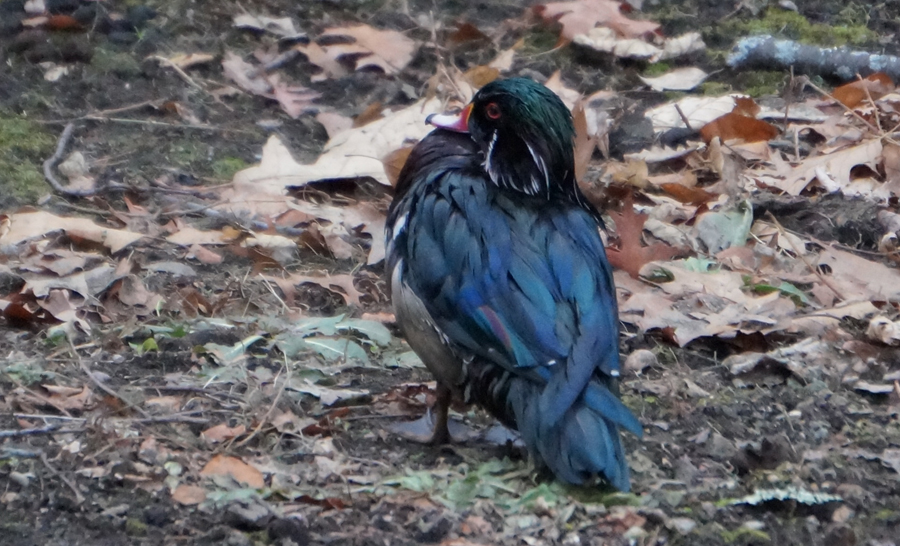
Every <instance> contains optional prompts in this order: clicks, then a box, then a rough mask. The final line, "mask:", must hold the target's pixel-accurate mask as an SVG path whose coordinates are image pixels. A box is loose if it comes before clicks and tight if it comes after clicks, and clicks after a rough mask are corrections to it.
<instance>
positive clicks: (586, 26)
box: [535, 0, 659, 40]
mask: <svg viewBox="0 0 900 546" xmlns="http://www.w3.org/2000/svg"><path fill="white" fill-rule="evenodd" d="M619 6H620V2H617V1H615V0H574V1H572V2H551V3H548V4H543V5H538V6H536V7H535V11H536V12H537V13H538V14H539V15H540V16H541V17H543V18H544V20H546V21H557V22H559V24H560V25H562V37H563V38H565V39H566V40H572V39H573V38H574V37H575V36H577V35H579V34H585V33H587V32H588V31H590V30H591V29H592V28H594V27H595V26H598V25H599V26H604V27H609V28H611V29H613V30H615V31H616V32H617V33H618V34H619V35H621V36H624V37H628V38H637V37H640V36H642V35H644V34H647V33H652V32H656V30H657V29H658V28H659V25H658V24H657V23H654V22H652V21H640V20H636V19H629V18H628V17H626V16H625V15H623V14H622V12H621V11H620V9H619Z"/></svg>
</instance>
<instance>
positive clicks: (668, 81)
mask: <svg viewBox="0 0 900 546" xmlns="http://www.w3.org/2000/svg"><path fill="white" fill-rule="evenodd" d="M707 76H708V74H707V73H706V72H704V71H703V70H701V69H699V68H697V67H693V66H687V67H684V68H676V69H675V70H671V71H669V72H666V73H665V74H663V75H661V76H657V77H655V78H644V77H643V76H642V77H641V81H642V82H644V83H646V84H647V85H649V86H650V88H651V89H653V90H654V91H666V90H674V91H690V90H691V89H693V88H695V87H697V86H698V85H700V84H701V83H703V81H704V80H706V77H707Z"/></svg>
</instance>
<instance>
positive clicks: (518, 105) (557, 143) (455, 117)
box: [427, 78, 578, 196]
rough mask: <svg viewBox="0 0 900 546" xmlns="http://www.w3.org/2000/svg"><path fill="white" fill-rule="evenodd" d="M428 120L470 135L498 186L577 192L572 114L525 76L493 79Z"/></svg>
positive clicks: (534, 192) (540, 192)
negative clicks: (462, 103) (453, 109)
mask: <svg viewBox="0 0 900 546" xmlns="http://www.w3.org/2000/svg"><path fill="white" fill-rule="evenodd" d="M427 121H428V123H430V124H432V125H434V126H436V127H441V128H444V129H449V130H451V131H457V132H461V133H469V134H470V135H471V137H472V140H474V141H475V142H476V143H477V144H478V145H479V146H480V147H481V150H482V152H483V153H484V169H485V171H486V172H487V173H488V175H489V176H490V178H491V180H492V181H493V182H494V183H495V184H497V185H498V186H500V187H502V188H508V189H512V190H517V191H521V192H523V193H526V194H528V195H548V196H549V195H551V194H553V193H557V192H560V191H561V192H563V193H565V194H567V195H569V196H573V195H576V194H577V192H578V189H577V186H576V184H575V160H574V152H573V145H574V142H573V139H574V138H575V129H574V127H573V125H572V114H571V113H570V112H569V109H568V108H566V105H565V104H563V102H562V101H561V100H560V99H559V97H557V96H556V94H555V93H553V92H552V91H550V90H549V89H547V88H546V87H544V86H543V85H541V84H539V83H536V82H534V81H532V80H529V79H527V78H510V79H505V80H496V81H494V82H491V83H489V84H487V85H485V86H484V87H482V88H481V89H480V90H479V91H478V93H476V94H475V97H474V98H473V99H472V102H471V103H469V105H468V106H466V107H465V108H464V109H463V110H462V111H461V112H459V113H458V114H452V115H446V114H444V115H434V114H433V115H431V116H429V117H428V120H427Z"/></svg>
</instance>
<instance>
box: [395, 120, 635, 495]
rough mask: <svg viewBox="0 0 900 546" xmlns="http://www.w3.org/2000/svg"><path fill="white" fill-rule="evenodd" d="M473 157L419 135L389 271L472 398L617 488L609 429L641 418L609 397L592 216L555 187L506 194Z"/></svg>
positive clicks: (404, 182) (608, 278)
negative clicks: (550, 192)
mask: <svg viewBox="0 0 900 546" xmlns="http://www.w3.org/2000/svg"><path fill="white" fill-rule="evenodd" d="M481 157H482V156H481V154H480V152H479V150H478V148H477V147H476V146H475V145H474V144H473V143H472V141H471V140H470V139H468V138H467V137H466V135H459V134H455V133H448V132H445V131H435V132H433V133H432V134H431V135H429V136H428V137H426V138H425V139H424V140H423V141H422V142H421V143H420V144H419V146H417V148H416V150H414V152H413V153H412V154H411V156H410V158H409V160H408V162H407V165H406V167H404V169H403V172H402V173H401V177H400V181H399V183H398V191H399V195H398V197H397V198H395V202H394V204H393V205H392V209H391V212H390V214H389V218H388V244H389V249H388V255H389V257H388V267H389V270H390V271H392V272H393V276H395V278H396V279H398V281H400V283H399V284H401V285H402V286H404V287H405V290H407V292H408V293H409V294H414V295H415V296H416V298H417V299H418V300H419V301H420V302H421V306H422V307H423V308H424V310H425V311H426V312H427V315H428V316H427V317H425V318H423V319H422V320H420V321H419V323H420V324H421V323H424V322H428V323H429V324H430V325H431V326H432V327H433V328H434V329H435V331H436V332H437V334H436V335H435V336H434V339H437V340H440V341H441V342H442V343H443V344H444V345H446V350H447V354H452V355H453V357H454V358H453V359H449V360H451V361H454V362H458V363H459V364H458V366H459V367H460V370H459V371H460V373H459V377H460V378H461V379H459V382H460V384H459V385H457V388H459V389H460V390H461V391H463V392H464V393H466V394H467V395H468V398H469V401H474V402H478V403H480V404H482V405H483V406H485V407H486V408H488V409H489V410H490V411H492V413H494V414H495V415H496V416H497V417H498V418H500V419H501V420H503V421H504V422H506V423H509V424H513V425H515V426H516V427H517V428H518V429H519V431H520V432H521V434H522V437H523V440H524V441H525V443H526V445H527V446H528V448H529V450H530V451H531V453H532V454H533V455H534V456H535V458H536V459H537V460H538V463H544V464H546V465H547V466H549V467H550V469H551V470H552V471H553V472H554V473H555V474H556V475H557V476H558V477H560V478H561V479H563V480H565V481H568V482H572V483H582V482H583V481H584V480H585V479H587V478H589V477H590V476H591V475H593V474H596V473H598V472H599V473H602V474H603V475H605V476H606V477H607V478H608V479H609V481H610V482H611V483H612V484H613V485H614V486H616V487H617V488H619V489H623V490H625V489H627V488H628V467H627V464H626V462H625V458H624V454H623V452H622V447H621V443H620V440H619V434H618V430H617V428H618V427H619V426H621V427H624V428H626V429H628V430H631V431H633V432H635V433H636V434H640V424H639V423H638V422H637V420H636V419H635V418H634V417H633V416H632V414H631V413H630V412H629V411H628V409H627V408H626V407H625V406H624V405H622V403H621V402H620V401H619V399H618V397H617V396H616V395H615V394H613V392H614V390H615V386H614V384H615V376H617V375H618V370H619V356H618V319H617V311H616V299H615V287H614V285H613V282H612V274H611V271H610V268H609V265H608V263H607V261H606V257H605V253H604V249H603V244H602V241H601V238H600V235H599V233H598V224H597V220H596V218H595V216H594V215H593V214H592V213H591V212H590V210H586V209H584V208H582V207H580V206H578V205H575V204H573V203H572V202H571V201H570V200H569V199H566V198H564V197H561V198H560V199H550V200H548V199H546V198H543V197H540V196H526V195H522V194H521V193H512V192H508V191H504V190H503V189H502V188H499V187H497V186H496V185H495V184H492V183H491V180H490V179H489V177H488V175H487V174H486V173H485V171H484V170H483V168H482V167H481V164H480V161H481ZM395 290H396V288H395ZM394 297H395V299H396V298H397V294H395V295H394ZM395 307H396V304H395ZM406 320H407V321H408V320H409V319H408V318H407V319H406ZM398 321H400V322H401V327H403V324H402V322H403V321H401V320H400V319H399V317H398ZM411 343H412V342H411ZM445 360H446V359H445ZM426 364H427V362H426ZM450 375H452V374H450ZM438 377H439V379H440V375H439V376H438Z"/></svg>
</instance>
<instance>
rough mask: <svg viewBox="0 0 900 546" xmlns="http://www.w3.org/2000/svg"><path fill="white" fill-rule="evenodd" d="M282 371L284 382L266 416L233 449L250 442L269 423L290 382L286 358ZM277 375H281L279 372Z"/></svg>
mask: <svg viewBox="0 0 900 546" xmlns="http://www.w3.org/2000/svg"><path fill="white" fill-rule="evenodd" d="M284 369H285V376H284V381H282V382H281V388H279V389H278V394H276V395H275V400H273V401H272V405H271V406H269V411H267V412H266V414H265V415H263V418H262V419H260V420H259V424H258V425H257V426H256V428H255V429H254V430H253V432H251V433H250V434H249V435H248V436H247V437H246V438H244V439H243V440H241V441H240V442H238V443H237V444H235V445H234V447H241V446H244V445H246V444H247V443H248V442H249V441H250V440H252V439H253V438H255V437H256V435H257V434H259V431H260V430H262V428H263V426H264V425H265V424H266V423H268V422H269V417H271V416H272V412H273V411H275V408H276V407H277V406H278V401H279V400H281V395H282V394H284V389H285V388H286V387H287V386H288V384H289V383H290V382H291V365H290V364H289V363H288V362H287V357H285V359H284ZM279 375H281V373H280V372H279ZM275 381H278V376H276V377H275Z"/></svg>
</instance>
